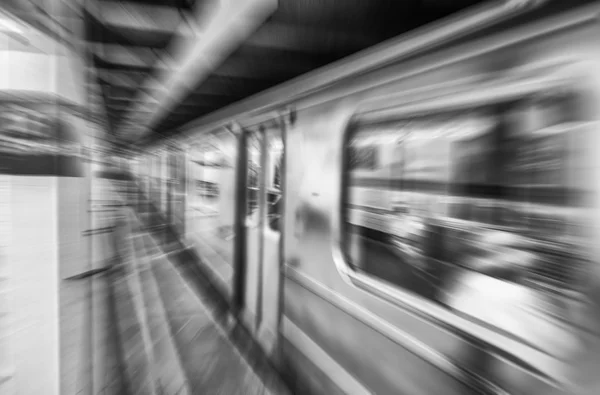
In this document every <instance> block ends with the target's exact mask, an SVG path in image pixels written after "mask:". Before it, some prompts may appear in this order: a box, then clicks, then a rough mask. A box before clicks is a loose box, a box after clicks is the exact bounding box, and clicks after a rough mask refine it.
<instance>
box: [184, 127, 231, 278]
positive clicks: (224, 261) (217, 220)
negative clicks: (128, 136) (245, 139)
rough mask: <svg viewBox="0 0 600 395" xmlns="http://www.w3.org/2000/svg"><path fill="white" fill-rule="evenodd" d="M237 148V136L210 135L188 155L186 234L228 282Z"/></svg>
mask: <svg viewBox="0 0 600 395" xmlns="http://www.w3.org/2000/svg"><path fill="white" fill-rule="evenodd" d="M237 144H238V143H237V138H236V136H235V135H233V134H232V133H230V132H228V131H222V132H217V133H211V134H208V135H205V136H202V137H201V138H199V139H198V141H197V142H196V143H195V144H194V145H193V146H192V147H191V148H190V151H189V154H188V161H189V162H188V171H189V173H188V180H189V182H188V190H187V194H186V197H185V198H186V200H187V201H186V204H187V207H188V210H187V222H186V234H187V235H188V237H190V238H191V239H192V241H193V243H194V244H195V245H196V246H197V248H198V249H199V252H200V254H201V256H202V257H203V259H205V260H206V261H207V263H208V264H209V265H210V266H211V267H212V268H213V269H214V270H215V271H216V272H217V273H218V274H219V275H220V276H221V277H222V278H223V279H225V280H226V281H227V282H229V281H230V279H231V273H232V269H231V267H232V265H233V251H234V246H235V233H234V224H235V216H234V212H235V158H236V156H237ZM181 192H182V195H183V191H181Z"/></svg>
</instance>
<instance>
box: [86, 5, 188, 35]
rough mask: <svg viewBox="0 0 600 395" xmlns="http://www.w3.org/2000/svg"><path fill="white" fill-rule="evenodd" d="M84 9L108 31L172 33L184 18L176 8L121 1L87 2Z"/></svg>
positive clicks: (183, 13) (183, 14) (181, 12)
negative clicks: (122, 29)
mask: <svg viewBox="0 0 600 395" xmlns="http://www.w3.org/2000/svg"><path fill="white" fill-rule="evenodd" d="M87 3H88V4H89V6H88V7H87V8H86V10H87V12H89V13H90V14H91V15H92V16H93V17H94V18H95V19H96V20H97V21H98V22H100V23H101V24H103V25H104V26H106V27H108V28H110V29H117V30H118V29H120V28H125V29H134V30H137V31H149V32H167V33H174V32H176V31H177V30H178V28H179V25H180V24H181V22H182V21H183V19H184V18H185V12H183V11H180V10H179V9H177V8H176V7H171V6H165V5H153V4H146V3H134V2H131V1H122V0H118V1H115V0H100V1H96V2H87Z"/></svg>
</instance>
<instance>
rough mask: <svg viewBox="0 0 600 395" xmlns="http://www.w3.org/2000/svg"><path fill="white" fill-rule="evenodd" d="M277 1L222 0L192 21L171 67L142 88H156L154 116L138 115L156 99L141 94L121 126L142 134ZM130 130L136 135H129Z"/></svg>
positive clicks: (275, 7)
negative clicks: (139, 102)
mask: <svg viewBox="0 0 600 395" xmlns="http://www.w3.org/2000/svg"><path fill="white" fill-rule="evenodd" d="M277 4H278V2H277V0H222V1H220V2H219V4H218V5H216V6H215V8H213V9H212V13H211V14H210V15H209V16H208V17H205V16H204V15H202V13H200V15H197V16H196V20H195V21H192V22H191V24H192V26H191V30H192V32H191V33H192V34H191V37H190V35H189V34H187V35H184V36H183V38H182V39H181V40H180V41H179V42H176V43H174V45H178V46H179V48H176V50H177V51H176V52H177V54H176V56H175V57H174V59H173V60H172V61H170V62H169V61H167V63H169V64H168V66H170V67H167V69H166V70H165V71H163V72H162V73H161V75H160V76H159V79H158V80H148V81H146V85H147V87H146V89H142V90H141V91H146V92H147V91H151V92H156V93H154V94H153V95H152V96H154V99H156V100H157V103H156V104H152V105H151V108H152V114H151V116H150V117H147V116H138V115H137V110H138V109H139V108H140V107H143V106H144V105H147V103H146V102H148V101H150V100H151V99H152V96H150V95H147V94H141V98H142V102H143V103H141V104H140V105H134V106H133V107H132V108H131V110H130V111H129V112H128V114H127V118H126V119H125V120H124V122H125V123H124V124H122V125H121V127H120V128H119V129H120V133H121V134H122V135H123V137H124V138H126V139H128V140H131V139H133V138H138V137H139V136H140V135H142V134H144V133H145V132H147V131H148V130H149V129H150V128H152V127H153V126H154V125H155V124H156V123H157V122H158V121H160V120H161V119H162V118H163V117H164V116H166V115H167V114H168V113H169V112H170V111H171V110H172V109H173V108H174V107H175V106H176V105H177V104H178V103H179V102H180V101H181V100H183V99H184V98H185V96H186V94H187V93H188V92H189V91H190V89H191V88H193V87H194V86H196V85H197V84H198V82H200V81H201V80H202V79H203V78H206V77H207V76H208V75H210V73H211V72H212V71H213V70H215V69H216V68H217V67H218V66H219V65H220V63H221V62H222V61H223V60H225V59H226V58H227V56H229V54H230V53H231V52H233V51H234V50H235V49H236V48H237V47H238V46H239V45H240V44H241V43H242V42H244V40H245V39H246V38H247V37H248V36H249V35H250V34H251V33H252V32H253V31H254V30H256V29H257V28H258V27H259V26H260V25H261V24H262V23H263V22H264V21H265V19H266V18H267V17H268V16H270V15H271V14H272V13H273V12H274V11H275V10H276V9H277ZM200 18H202V20H200ZM194 24H196V25H194ZM148 85H149V86H148ZM157 96H158V97H157ZM128 132H129V133H131V132H133V135H130V136H127V133H128Z"/></svg>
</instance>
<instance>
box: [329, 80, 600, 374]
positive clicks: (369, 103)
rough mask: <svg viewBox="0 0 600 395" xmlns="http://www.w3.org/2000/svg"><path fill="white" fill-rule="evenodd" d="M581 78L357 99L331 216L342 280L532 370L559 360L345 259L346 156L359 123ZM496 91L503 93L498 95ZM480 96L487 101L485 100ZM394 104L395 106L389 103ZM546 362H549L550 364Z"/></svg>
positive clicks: (448, 108)
mask: <svg viewBox="0 0 600 395" xmlns="http://www.w3.org/2000/svg"><path fill="white" fill-rule="evenodd" d="M508 74H509V79H510V78H513V79H514V77H515V75H514V74H510V73H508ZM517 77H518V75H517ZM582 77H589V76H582V73H580V72H575V73H573V72H572V69H569V73H568V74H567V75H564V74H561V73H558V74H555V75H551V76H550V78H542V79H539V78H538V79H537V80H538V83H534V84H529V82H530V81H531V80H533V79H534V78H533V77H530V76H529V78H525V79H524V82H525V84H522V85H521V88H522V89H516V90H514V91H513V93H511V90H512V89H513V87H511V85H514V84H512V83H511V82H508V83H506V82H503V81H502V78H491V79H490V81H489V83H487V82H484V83H483V84H482V85H484V86H481V85H480V86H479V87H478V89H477V92H475V93H474V94H473V93H471V92H469V90H472V88H473V86H472V85H470V84H469V86H466V85H465V86H463V87H459V88H458V89H457V90H456V91H457V92H448V93H446V92H444V94H443V95H442V96H441V97H439V96H435V92H431V97H430V98H425V99H423V98H420V100H419V102H417V103H411V102H409V101H408V100H407V98H406V97H404V98H402V99H401V100H400V101H399V102H395V103H394V101H393V100H389V99H388V100H383V98H381V97H377V98H373V99H370V100H366V101H363V102H360V103H357V104H356V105H355V108H354V109H353V111H351V112H350V113H349V114H347V118H346V121H345V124H344V125H343V127H342V131H343V133H342V136H343V137H342V138H341V139H340V151H341V155H340V157H339V165H338V166H339V167H338V170H339V173H338V174H339V180H340V184H339V194H338V199H337V207H336V210H334V215H333V216H332V230H333V233H334V234H333V236H334V237H333V240H332V253H333V258H334V264H335V266H336V269H337V271H338V273H339V275H340V276H341V277H342V279H343V280H344V281H345V282H346V283H348V284H350V285H351V286H355V287H357V288H359V289H361V290H363V291H364V292H367V293H369V294H372V295H375V296H376V297H379V298H380V299H383V300H385V301H387V302H390V303H392V304H394V305H396V306H398V307H400V308H402V309H404V310H405V311H407V312H409V313H412V314H414V315H416V316H418V317H420V318H421V319H425V320H427V321H429V322H432V323H434V324H435V325H437V326H440V327H442V328H445V329H449V330H451V331H452V332H453V333H456V334H458V335H460V336H461V337H464V338H467V339H477V340H476V341H477V342H478V343H483V344H485V346H486V347H488V348H489V349H490V350H493V351H495V352H497V353H503V354H506V353H508V354H509V355H510V356H511V358H514V359H515V360H516V362H517V363H518V364H520V365H521V366H523V367H525V368H526V369H527V370H531V368H532V366H535V365H538V364H539V363H540V360H542V361H546V362H549V361H553V360H556V358H557V357H558V356H557V355H554V354H552V353H549V351H548V350H546V349H543V348H541V347H538V346H536V345H535V344H532V343H529V342H527V341H526V340H525V339H523V338H521V337H519V336H518V335H515V334H513V333H510V332H508V331H506V330H503V329H501V328H497V327H495V326H493V325H491V324H488V323H486V322H483V321H481V320H479V319H477V318H476V317H472V316H469V315H467V314H464V313H461V312H457V311H453V310H451V309H448V308H447V307H446V306H442V305H440V304H438V303H437V302H435V301H433V300H430V299H428V298H426V297H424V296H421V295H418V294H415V293H413V292H410V291H409V290H405V289H402V287H401V286H398V285H395V284H393V283H390V282H388V281H386V280H385V279H384V278H380V277H377V276H376V275H372V274H369V273H367V272H363V271H359V270H357V269H355V267H354V266H353V265H352V263H351V262H350V261H349V260H348V259H347V251H348V248H347V245H346V238H347V236H346V232H347V226H348V224H346V203H347V201H348V198H349V193H350V188H349V179H350V175H349V169H348V167H347V166H348V163H347V161H348V158H347V150H346V148H347V146H348V143H349V141H350V138H351V136H352V135H353V133H354V132H355V131H356V128H357V127H358V126H359V125H361V123H375V122H374V121H373V120H374V119H375V120H378V122H382V123H383V122H385V120H386V119H387V120H388V121H392V120H396V121H397V120H401V119H403V118H410V117H411V116H412V117H415V116H422V115H423V114H431V113H432V112H433V113H444V112H458V111H461V110H472V109H477V108H482V107H485V106H486V105H488V104H491V103H501V102H503V101H507V102H508V101H513V100H515V99H518V100H521V99H523V98H526V97H529V96H532V97H539V96H545V92H547V91H551V92H555V91H561V90H563V91H564V90H566V91H568V92H572V93H575V94H576V95H579V94H580V93H581V92H582V91H584V89H583V85H582V82H583V83H585V82H584V80H585V78H582ZM517 82H518V81H517ZM461 88H462V89H461ZM498 91H500V92H501V94H498V93H497V92H498ZM482 98H483V99H485V100H482ZM391 102H392V103H393V104H389V103H391ZM382 103H385V104H386V107H385V108H383V109H382ZM532 353H534V354H535V356H536V359H535V361H536V363H533V364H532V363H531V362H533V360H532V357H533V355H532ZM540 358H541V359H540ZM542 364H543V365H546V366H548V365H547V364H546V363H542ZM540 374H542V375H543V376H544V378H545V379H547V380H550V381H554V380H553V379H552V374H548V375H547V374H546V371H544V372H543V373H542V372H541V371H540Z"/></svg>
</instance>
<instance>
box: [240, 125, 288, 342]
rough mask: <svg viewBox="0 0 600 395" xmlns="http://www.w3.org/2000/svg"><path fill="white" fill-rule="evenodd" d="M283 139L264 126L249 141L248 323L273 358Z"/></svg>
mask: <svg viewBox="0 0 600 395" xmlns="http://www.w3.org/2000/svg"><path fill="white" fill-rule="evenodd" d="M282 137H283V134H282V130H281V128H280V127H279V126H269V127H266V126H261V127H260V128H259V129H257V130H252V131H249V132H248V135H247V137H246V144H245V145H246V146H245V149H246V158H247V166H246V185H245V189H246V210H245V218H244V226H243V230H244V232H245V235H244V236H245V247H244V248H245V251H244V252H245V253H244V254H243V255H244V258H245V281H244V295H243V296H244V317H243V319H244V321H245V323H246V325H248V327H249V328H250V329H251V330H252V331H253V332H254V334H255V335H256V337H257V338H258V340H259V342H260V344H261V346H262V347H263V348H264V349H265V351H266V352H267V353H268V354H272V353H273V352H274V351H275V349H274V347H275V345H276V339H277V333H278V321H279V319H278V318H279V289H280V287H279V282H280V278H279V272H280V263H281V242H282V234H281V229H282V227H281V223H282V218H281V213H282V211H281V210H282V204H283V196H282V171H281V169H282V167H281V166H282V163H283V153H284V149H283V148H284V146H283V138H282Z"/></svg>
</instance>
